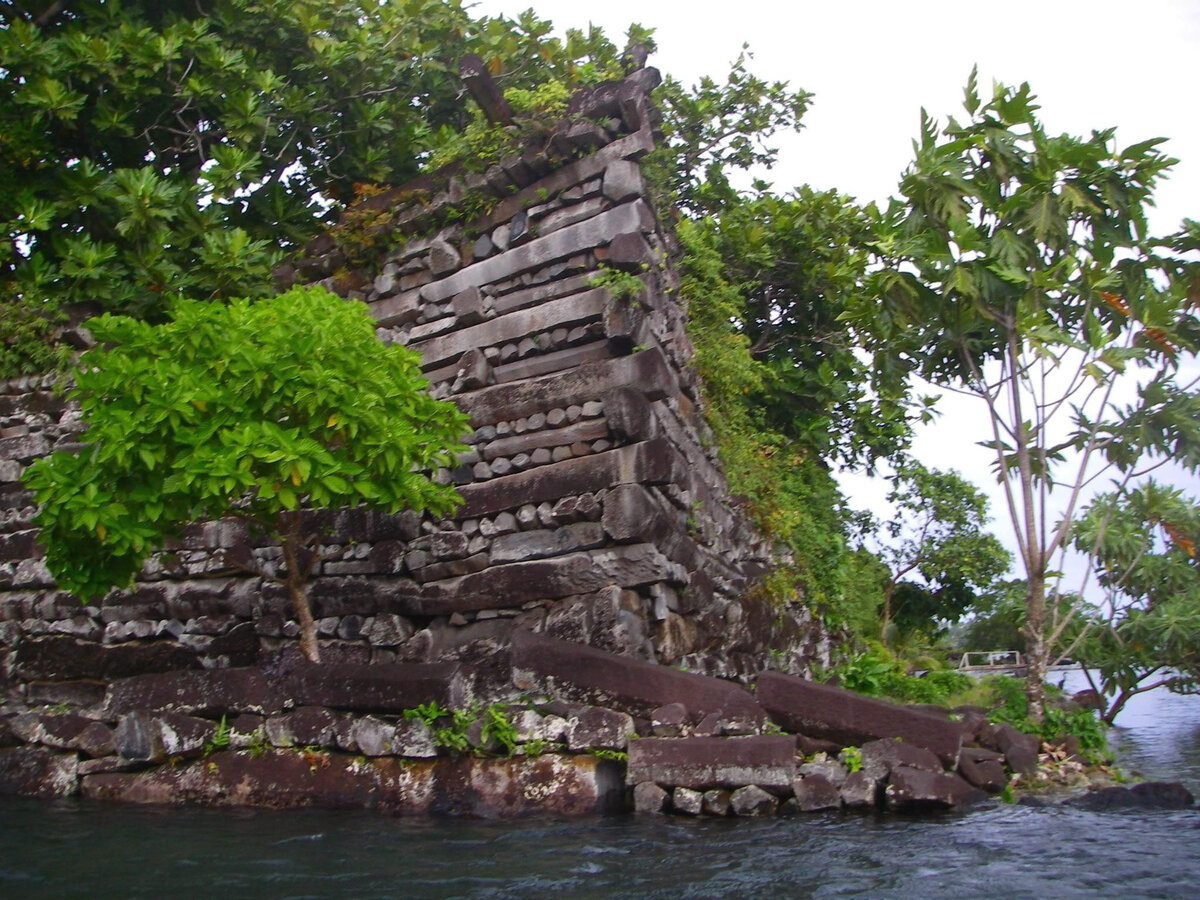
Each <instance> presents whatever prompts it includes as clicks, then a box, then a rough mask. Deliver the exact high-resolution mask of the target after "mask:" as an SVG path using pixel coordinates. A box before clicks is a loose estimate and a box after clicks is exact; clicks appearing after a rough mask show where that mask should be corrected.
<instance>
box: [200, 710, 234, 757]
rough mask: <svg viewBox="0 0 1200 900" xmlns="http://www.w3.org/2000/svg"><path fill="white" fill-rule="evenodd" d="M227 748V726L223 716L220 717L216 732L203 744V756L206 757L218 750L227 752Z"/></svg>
mask: <svg viewBox="0 0 1200 900" xmlns="http://www.w3.org/2000/svg"><path fill="white" fill-rule="evenodd" d="M228 748H229V725H228V724H226V722H225V716H221V721H220V722H218V723H217V730H216V731H214V732H213V733H212V737H210V738H209V739H208V741H207V742H205V744H204V755H205V756H208V755H210V754H212V753H216V752H217V751H218V750H227V749H228Z"/></svg>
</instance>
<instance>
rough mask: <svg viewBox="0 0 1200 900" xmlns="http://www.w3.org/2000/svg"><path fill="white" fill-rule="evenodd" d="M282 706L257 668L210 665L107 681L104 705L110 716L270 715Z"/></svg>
mask: <svg viewBox="0 0 1200 900" xmlns="http://www.w3.org/2000/svg"><path fill="white" fill-rule="evenodd" d="M282 708H283V696H282V695H281V694H280V692H279V691H278V689H277V685H276V684H274V683H272V682H271V680H270V679H268V678H267V677H266V676H265V675H264V674H263V673H262V672H261V671H259V670H257V669H211V670H206V671H199V672H164V673H161V674H156V675H138V676H135V677H133V678H125V679H122V680H120V681H114V682H113V683H112V684H110V685H109V688H108V696H107V698H106V699H105V709H106V710H107V712H108V714H109V715H111V716H114V717H115V716H119V715H121V714H123V713H129V712H134V711H149V712H155V711H158V710H172V711H174V712H187V713H201V714H210V715H221V714H223V713H243V712H246V713H257V714H259V715H270V714H272V713H275V712H279V710H280V709H282Z"/></svg>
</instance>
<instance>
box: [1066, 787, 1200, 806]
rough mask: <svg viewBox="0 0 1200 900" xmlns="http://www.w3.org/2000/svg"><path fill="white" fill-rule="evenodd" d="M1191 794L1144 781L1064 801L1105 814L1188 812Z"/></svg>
mask: <svg viewBox="0 0 1200 900" xmlns="http://www.w3.org/2000/svg"><path fill="white" fill-rule="evenodd" d="M1195 802H1196V798H1195V797H1193V796H1192V793H1191V791H1189V790H1188V789H1187V788H1185V787H1184V786H1183V785H1182V784H1181V783H1180V782H1178V781H1169V782H1164V781H1146V782H1143V783H1141V784H1135V785H1133V786H1132V787H1122V786H1113V787H1106V788H1100V789H1099V790H1095V791H1089V792H1088V793H1086V794H1082V795H1081V796H1079V797H1072V798H1071V799H1070V800H1067V801H1066V802H1065V803H1064V804H1063V805H1064V806H1074V807H1075V808H1077V809H1088V810H1092V811H1094V812H1104V811H1106V810H1112V809H1191V808H1192V807H1193V806H1194V805H1195Z"/></svg>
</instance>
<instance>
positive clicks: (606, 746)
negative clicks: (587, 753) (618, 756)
mask: <svg viewBox="0 0 1200 900" xmlns="http://www.w3.org/2000/svg"><path fill="white" fill-rule="evenodd" d="M633 733H634V727H633V719H632V717H630V716H629V714H628V713H623V712H617V711H616V710H613V709H605V708H604V707H602V706H589V707H588V708H587V709H584V710H582V711H580V712H579V713H577V714H576V715H574V716H571V718H569V719H568V720H567V746H568V747H569V748H570V749H572V750H588V749H591V748H593V747H594V748H597V749H602V750H624V749H625V747H626V745H627V744H628V743H629V735H631V734H633Z"/></svg>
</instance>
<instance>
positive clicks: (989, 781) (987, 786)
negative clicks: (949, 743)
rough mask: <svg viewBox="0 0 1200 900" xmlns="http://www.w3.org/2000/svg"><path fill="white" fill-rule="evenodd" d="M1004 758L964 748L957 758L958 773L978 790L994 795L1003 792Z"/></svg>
mask: <svg viewBox="0 0 1200 900" xmlns="http://www.w3.org/2000/svg"><path fill="white" fill-rule="evenodd" d="M1003 759H1004V756H1003V755H1002V754H1000V753H994V752H992V751H991V750H980V749H975V748H973V747H964V748H963V750H962V753H961V755H960V756H959V758H958V771H959V774H960V775H962V777H963V778H965V779H966V780H967V781H968V782H970V783H971V784H973V785H974V786H975V787H977V788H979V789H980V790H984V791H987V792H988V793H989V794H995V793H998V792H1000V791H1002V790H1004V786H1005V785H1006V784H1008V776H1007V775H1005V774H1004V765H1003V763H1002V760H1003Z"/></svg>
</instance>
